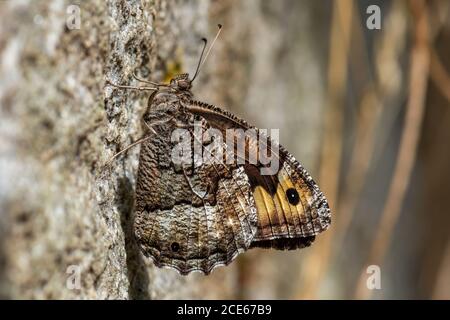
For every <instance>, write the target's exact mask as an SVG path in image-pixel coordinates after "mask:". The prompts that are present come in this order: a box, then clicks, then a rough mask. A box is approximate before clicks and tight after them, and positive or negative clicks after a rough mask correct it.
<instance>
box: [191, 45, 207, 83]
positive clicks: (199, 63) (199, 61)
mask: <svg viewBox="0 0 450 320" xmlns="http://www.w3.org/2000/svg"><path fill="white" fill-rule="evenodd" d="M202 41H203V49H202V53H201V54H200V59H198V64H197V69H195V74H194V77H193V78H192V80H191V82H192V81H194V80H195V78H196V77H197V75H198V71H199V70H200V65H201V63H202V59H203V54H204V53H205V49H206V44H207V43H208V40H206V38H202Z"/></svg>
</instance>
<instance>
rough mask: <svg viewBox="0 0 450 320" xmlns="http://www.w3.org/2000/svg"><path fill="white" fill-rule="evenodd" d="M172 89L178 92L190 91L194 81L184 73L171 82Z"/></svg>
mask: <svg viewBox="0 0 450 320" xmlns="http://www.w3.org/2000/svg"><path fill="white" fill-rule="evenodd" d="M170 87H171V88H173V89H175V90H176V91H178V92H182V91H189V90H190V89H191V87H192V80H190V79H189V74H188V73H182V74H179V75H177V76H175V77H174V78H172V79H171V80H170Z"/></svg>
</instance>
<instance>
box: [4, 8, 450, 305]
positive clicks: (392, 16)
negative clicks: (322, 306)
mask: <svg viewBox="0 0 450 320" xmlns="http://www.w3.org/2000/svg"><path fill="white" fill-rule="evenodd" d="M373 5H375V6H376V7H373ZM71 6H72V7H71ZM74 6H75V7H74ZM370 6H372V7H370ZM369 7H370V8H371V10H372V9H373V10H375V11H371V10H370V11H369V12H368V11H367V10H368V8H369ZM77 8H78V9H77ZM374 8H375V9H374ZM378 9H379V13H380V22H381V25H380V27H381V28H380V29H371V28H369V27H368V20H369V26H370V25H371V23H376V21H374V20H371V19H373V17H374V16H373V14H376V12H377V10H378ZM77 10H78V11H77ZM374 12H375V13H374ZM74 17H75V18H74ZM73 19H79V21H78V20H73ZM375 19H376V18H375ZM77 21H78V22H79V24H78V25H77V23H76V22H77ZM218 23H221V24H223V25H224V29H223V32H222V35H221V38H219V40H218V41H217V43H216V46H215V47H214V49H213V51H212V54H211V56H210V58H209V60H208V62H207V63H206V65H205V67H204V69H203V70H202V73H201V75H200V77H199V79H198V81H197V82H196V83H195V87H194V93H195V94H196V97H197V99H198V100H201V101H204V102H208V103H212V104H215V105H218V106H221V107H223V108H225V109H227V110H229V111H232V112H233V113H235V114H236V115H238V116H240V117H242V118H244V119H246V120H247V121H248V122H250V123H252V124H254V125H256V126H258V127H261V128H279V129H280V142H281V143H282V144H283V145H285V146H286V147H287V148H288V150H290V151H291V152H292V153H293V154H294V155H295V156H296V158H297V159H299V161H300V162H301V163H302V164H303V165H304V166H305V167H306V168H307V169H308V171H309V172H310V173H311V174H312V176H313V177H314V178H315V180H316V181H318V183H319V185H320V187H321V188H322V190H323V191H324V193H325V195H326V196H327V198H328V200H329V202H330V206H331V209H332V215H333V216H332V217H333V222H332V226H331V228H330V229H329V230H328V231H327V232H325V233H324V234H321V235H320V236H318V238H317V240H316V242H315V244H314V245H313V246H312V247H310V248H307V249H305V250H301V251H292V252H275V251H269V250H259V249H252V250H250V251H248V252H247V253H245V254H243V255H240V256H239V257H238V258H237V259H236V260H235V261H234V262H233V263H232V264H231V265H229V266H227V267H222V268H218V269H216V270H215V271H214V272H213V273H212V275H210V276H207V277H205V276H202V275H199V274H193V275H189V276H187V277H182V276H179V275H178V274H177V273H176V272H175V271H172V270H166V269H157V268H155V267H154V266H153V265H152V263H151V262H149V261H148V260H147V259H145V258H144V257H143V256H142V255H141V254H140V252H139V250H138V249H137V248H136V246H135V244H134V242H133V239H132V233H131V228H130V227H131V223H132V222H131V221H130V220H131V219H130V216H131V214H132V204H133V188H134V182H135V177H136V169H137V155H138V152H139V150H138V149H139V148H137V149H135V150H132V151H130V152H128V153H127V155H126V156H125V157H122V158H120V159H119V160H117V161H116V162H115V163H114V165H113V168H112V169H111V170H109V171H108V172H106V173H105V171H104V170H102V165H103V164H104V163H105V162H106V161H107V160H108V159H109V158H110V157H111V156H112V155H113V154H114V153H115V152H117V151H119V150H121V149H123V148H124V147H125V146H126V145H128V144H130V143H131V142H132V141H135V140H136V139H137V138H138V137H139V136H140V134H141V131H140V130H141V127H140V120H139V119H140V117H141V116H142V114H143V112H144V110H145V107H146V98H147V95H146V94H142V93H136V92H130V91H120V90H111V88H109V87H108V86H105V79H106V77H108V78H110V79H112V80H114V81H116V82H120V83H126V84H135V82H134V80H133V79H132V77H131V75H132V72H133V70H135V69H136V70H137V71H138V73H139V74H140V75H142V76H144V77H147V78H149V79H152V80H157V81H162V80H167V78H169V77H170V76H171V75H173V74H175V73H177V72H181V71H185V72H191V73H192V72H193V70H194V69H195V65H196V63H197V59H198V55H199V51H200V49H201V45H200V43H199V39H200V38H201V37H202V36H208V37H209V38H212V37H213V35H214V33H215V31H216V29H215V28H216V25H217V24H218ZM449 56H450V3H449V2H448V1H444V0H442V1H439V0H430V1H421V0H411V1H406V0H398V1H375V0H373V1H362V0H361V1H356V0H354V1H352V0H336V1H306V0H305V1H297V0H282V1H265V0H248V1H247V0H246V1H237V0H225V1H213V0H201V1H194V0H190V1H174V0H142V1H140V0H130V1H125V0H117V1H116V0H114V1H113V0H110V1H107V2H104V1H102V0H88V1H62V0H61V1H59V0H54V1H25V0H23V1H4V0H3V1H0V179H1V180H0V296H1V297H3V298H37V299H46V298H56V299H59V298H69V299H86V298H98V299H104V298H109V299H117V298H119V299H123V298H136V299H140V298H144V299H145V298H147V299H148V298H151V299H170V298H182V299H183V298H224V299H233V298H246V299H258V298H274V299H305V298H312V299H322V298H337V299H342V298H356V299H370V298H373V299H393V298H401V299H416V298H427V299H449V298H450V241H449V229H450V214H449V209H448V208H447V198H446V196H447V195H448V194H449V191H448V190H450V147H449V144H448V141H450V110H449V109H450V60H449V58H448V57H449ZM373 265H375V266H378V267H379V271H380V276H381V278H380V279H381V288H380V289H375V290H369V289H368V287H367V285H366V284H367V280H368V279H369V278H370V276H371V274H370V273H367V267H368V266H373ZM71 267H75V268H78V269H77V270H79V271H80V272H79V274H78V276H79V279H78V280H79V283H78V285H77V286H75V287H73V286H71V284H70V283H71V281H72V280H73V277H72V276H73V272H72V270H73V268H72V269H71ZM78 280H77V281H78Z"/></svg>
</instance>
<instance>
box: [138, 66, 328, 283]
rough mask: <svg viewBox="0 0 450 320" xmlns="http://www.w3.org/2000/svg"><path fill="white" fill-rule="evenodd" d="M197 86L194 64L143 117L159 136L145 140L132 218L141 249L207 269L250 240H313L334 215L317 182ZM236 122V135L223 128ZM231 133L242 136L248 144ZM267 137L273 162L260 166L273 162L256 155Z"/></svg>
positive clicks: (164, 262)
mask: <svg viewBox="0 0 450 320" xmlns="http://www.w3.org/2000/svg"><path fill="white" fill-rule="evenodd" d="M190 88H191V82H190V81H189V77H188V75H187V74H183V75H180V76H178V77H176V78H175V79H173V80H172V81H171V84H170V86H169V87H168V88H167V89H166V90H162V91H158V92H156V93H155V94H153V95H152V96H151V98H150V99H149V106H148V110H147V112H146V113H145V114H144V117H143V121H144V124H145V125H144V128H146V132H147V133H146V134H147V135H149V136H151V137H149V139H148V140H146V141H145V142H143V143H142V145H141V151H140V158H139V170H138V177H137V184H136V203H135V212H136V213H135V222H134V231H135V235H136V239H137V242H138V244H139V246H140V248H141V250H142V251H143V253H144V254H145V255H146V256H148V257H151V258H152V259H153V261H154V263H155V265H157V266H159V267H163V266H167V267H172V268H175V269H177V270H178V271H179V272H180V273H181V274H188V273H190V272H191V271H201V272H203V273H205V274H208V273H210V272H211V271H212V270H213V269H214V268H215V267H217V266H220V265H227V264H229V263H230V262H231V261H232V260H233V259H234V258H235V257H236V256H237V255H238V254H239V253H242V252H244V251H246V250H247V249H249V248H254V247H261V248H275V249H282V250H286V249H297V248H303V247H306V246H309V245H310V244H311V243H312V242H313V241H314V239H315V236H316V235H317V234H318V233H320V232H322V231H324V230H325V229H327V228H328V226H329V224H330V221H331V219H330V210H329V208H328V204H327V201H326V199H325V197H324V196H323V194H322V193H321V192H320V190H319V188H318V186H317V185H316V183H315V182H314V181H313V180H312V178H311V177H310V176H309V174H308V173H307V172H306V170H305V169H303V167H302V166H301V165H300V164H299V163H298V162H297V161H296V160H295V159H294V158H293V157H292V156H291V155H290V154H289V153H288V152H287V151H286V150H285V149H284V148H283V147H282V146H279V145H278V144H277V143H276V142H275V141H273V140H271V139H270V138H269V137H267V140H265V139H263V138H264V137H265V136H264V135H260V134H261V132H260V131H259V130H258V129H256V128H254V127H252V126H250V125H248V124H247V123H246V122H245V121H243V120H241V119H239V118H237V117H235V116H234V115H232V114H230V113H228V112H226V111H224V110H222V109H220V108H218V107H215V106H211V105H207V104H205V103H202V102H197V101H195V100H193V95H192V93H191V91H190ZM246 130H247V131H246ZM249 130H254V131H252V132H253V133H255V134H256V136H254V135H248V134H247V132H248V131H249ZM230 132H232V134H233V137H232V139H231V140H227V139H225V138H221V137H220V136H222V137H225V136H226V135H228V134H230ZM255 137H256V138H255ZM180 141H182V143H181V142H180ZM231 141H233V142H237V141H243V143H244V145H245V150H244V152H241V153H239V150H238V148H237V146H236V144H235V143H230V142H231ZM181 145H182V146H184V147H183V148H181V147H180V146H181ZM261 146H263V147H264V148H266V149H270V150H269V151H270V152H269V153H270V155H271V156H272V157H273V158H274V159H275V161H277V162H278V163H277V164H278V166H277V170H276V171H275V172H272V173H270V174H262V171H263V170H262V169H264V168H265V169H267V167H268V165H267V163H266V162H264V161H263V160H259V158H258V159H257V160H256V161H254V160H255V159H253V157H252V156H253V155H258V156H261V155H262V154H263V153H262V152H261V150H262V149H261ZM219 151H220V152H219ZM228 155H231V157H230V158H227V156H228ZM180 159H182V160H183V161H179V160H180Z"/></svg>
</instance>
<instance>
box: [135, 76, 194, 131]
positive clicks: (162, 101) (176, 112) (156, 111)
mask: <svg viewBox="0 0 450 320" xmlns="http://www.w3.org/2000/svg"><path fill="white" fill-rule="evenodd" d="M191 87H192V81H191V80H190V79H189V74H187V73H183V74H179V75H177V76H175V77H174V78H172V79H171V80H170V83H169V85H167V86H165V87H162V88H160V89H159V90H158V91H155V92H154V93H153V94H152V95H151V96H150V99H149V101H148V109H147V111H146V112H145V114H144V117H143V119H144V121H145V122H146V123H147V124H151V123H154V122H164V121H165V120H168V119H170V118H180V117H182V118H184V117H185V116H186V114H185V107H184V106H185V105H186V104H187V103H189V101H191V100H192V98H193V94H192V92H191V90H190V89H191Z"/></svg>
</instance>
